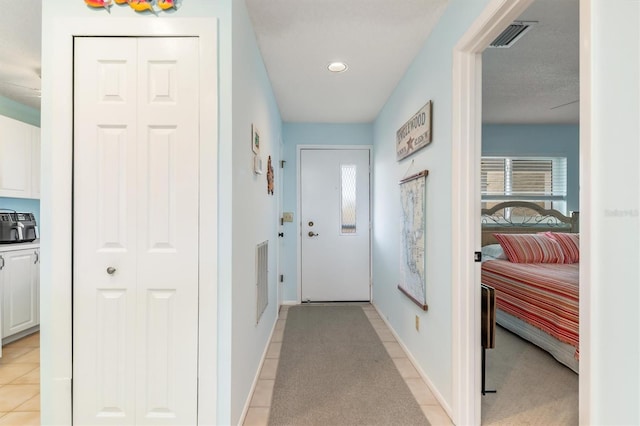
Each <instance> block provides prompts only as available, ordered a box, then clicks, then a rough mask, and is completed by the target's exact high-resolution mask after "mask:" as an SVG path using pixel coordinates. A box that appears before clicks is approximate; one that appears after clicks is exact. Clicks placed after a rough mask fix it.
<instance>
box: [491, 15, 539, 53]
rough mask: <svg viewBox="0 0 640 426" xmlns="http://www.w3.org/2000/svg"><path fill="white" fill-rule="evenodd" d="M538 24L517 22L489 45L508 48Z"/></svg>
mask: <svg viewBox="0 0 640 426" xmlns="http://www.w3.org/2000/svg"><path fill="white" fill-rule="evenodd" d="M535 23H537V21H515V22H514V23H513V24H511V25H509V26H508V27H507V28H506V29H505V30H504V31H503V32H502V33H501V34H500V35H499V36H498V37H496V39H495V40H493V42H492V43H491V44H490V45H489V47H495V48H503V49H504V48H507V47H511V46H513V45H514V44H515V42H516V41H518V40H519V39H520V37H522V36H523V35H525V33H526V32H527V31H529V29H531V25H532V24H535Z"/></svg>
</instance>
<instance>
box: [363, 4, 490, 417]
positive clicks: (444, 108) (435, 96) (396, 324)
mask: <svg viewBox="0 0 640 426" xmlns="http://www.w3.org/2000/svg"><path fill="white" fill-rule="evenodd" d="M487 3H488V0H480V1H473V2H470V1H466V0H452V1H451V3H450V4H449V6H448V7H447V10H446V11H445V13H444V15H443V16H442V19H441V20H440V22H439V23H438V24H437V26H436V28H435V29H434V30H433V32H432V33H431V35H430V36H429V38H428V39H427V41H426V43H425V45H424V46H423V48H422V49H421V50H420V52H419V54H418V55H417V56H416V58H415V60H414V62H413V63H412V65H411V66H410V68H409V69H408V71H407V72H406V74H405V75H404V77H403V78H402V80H401V81H400V83H399V84H398V86H397V87H396V89H395V90H394V92H393V94H392V95H391V96H390V98H389V100H388V101H387V103H386V104H385V106H384V108H383V110H382V112H381V113H380V115H379V116H378V118H377V120H376V121H375V124H374V140H375V147H374V185H373V188H374V189H373V197H374V200H373V295H374V303H375V304H376V306H377V307H378V309H379V310H380V312H381V313H382V315H384V316H385V317H386V318H387V320H388V321H389V323H390V324H391V326H392V327H393V329H394V330H395V332H396V333H397V334H398V335H399V337H400V339H401V340H402V341H403V343H404V344H405V345H406V347H407V348H408V349H409V351H410V352H411V354H412V355H413V357H414V358H415V360H416V361H417V363H418V364H419V367H420V368H421V369H422V370H423V371H424V373H425V374H426V375H427V376H428V377H429V378H430V380H431V381H432V383H433V385H434V387H435V390H436V392H437V393H439V394H440V395H441V396H442V398H443V399H444V400H445V401H446V403H447V404H448V405H449V406H451V405H452V398H453V395H452V380H453V378H452V374H453V373H452V360H451V357H452V349H451V346H452V323H451V321H452V320H451V318H452V310H451V306H452V303H453V301H452V294H451V247H452V246H451V237H452V228H451V214H450V212H451V188H452V176H451V174H452V166H451V164H452V155H453V153H452V150H451V97H452V50H453V47H454V46H455V44H456V43H457V41H458V40H459V38H460V37H461V36H462V35H463V34H464V32H466V31H467V29H468V28H469V26H470V25H471V23H472V22H473V21H474V20H475V18H476V17H477V16H478V15H479V13H480V11H482V10H483V8H484V7H485V5H486V4H487ZM429 100H432V101H433V142H432V143H431V145H429V146H427V147H426V148H424V149H422V150H421V151H419V152H418V153H416V154H414V155H412V156H411V157H409V158H407V159H404V160H402V161H400V162H397V161H396V153H395V140H396V131H397V130H398V128H400V126H401V125H402V124H403V123H404V122H405V121H406V120H408V119H409V118H410V117H411V116H412V115H413V114H414V113H416V112H417V111H418V110H419V109H420V108H421V107H422V106H423V105H424V104H425V103H426V102H427V101H429ZM423 169H428V170H429V176H428V178H427V189H426V192H427V210H426V248H425V249H426V258H427V262H426V263H427V264H426V282H427V304H428V305H429V310H428V311H427V312H423V311H422V310H420V309H419V308H418V307H417V306H416V305H415V304H414V303H413V302H411V301H410V300H409V299H408V298H407V297H406V296H404V295H403V294H401V293H400V291H398V289H397V285H398V283H399V282H400V189H399V185H398V181H399V180H400V179H401V178H402V177H403V176H406V175H407V174H409V173H414V172H418V171H420V170H423ZM416 315H417V316H419V317H420V331H419V332H418V331H416V329H415V317H416Z"/></svg>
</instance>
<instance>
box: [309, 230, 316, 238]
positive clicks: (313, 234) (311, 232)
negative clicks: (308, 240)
mask: <svg viewBox="0 0 640 426" xmlns="http://www.w3.org/2000/svg"><path fill="white" fill-rule="evenodd" d="M308 235H309V236H310V237H317V236H318V234H315V233H314V232H313V231H309V234H308Z"/></svg>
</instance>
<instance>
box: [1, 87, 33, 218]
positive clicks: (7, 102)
mask: <svg viewBox="0 0 640 426" xmlns="http://www.w3.org/2000/svg"><path fill="white" fill-rule="evenodd" d="M0 115H4V116H5V117H10V118H13V119H14V120H19V121H22V122H25V123H29V124H32V125H34V126H40V111H38V110H36V109H33V108H31V107H28V106H26V105H23V104H20V103H18V102H15V101H14V100H12V99H8V98H5V97H3V96H0ZM0 208H4V209H11V210H16V211H20V212H32V213H34V214H35V216H36V221H37V223H38V225H40V200H34V199H30V198H5V197H0Z"/></svg>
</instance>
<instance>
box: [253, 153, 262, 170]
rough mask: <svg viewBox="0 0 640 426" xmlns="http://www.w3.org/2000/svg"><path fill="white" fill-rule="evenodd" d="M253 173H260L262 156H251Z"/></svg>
mask: <svg viewBox="0 0 640 426" xmlns="http://www.w3.org/2000/svg"><path fill="white" fill-rule="evenodd" d="M253 173H255V174H257V175H261V174H262V158H261V157H260V156H259V155H254V156H253Z"/></svg>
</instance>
